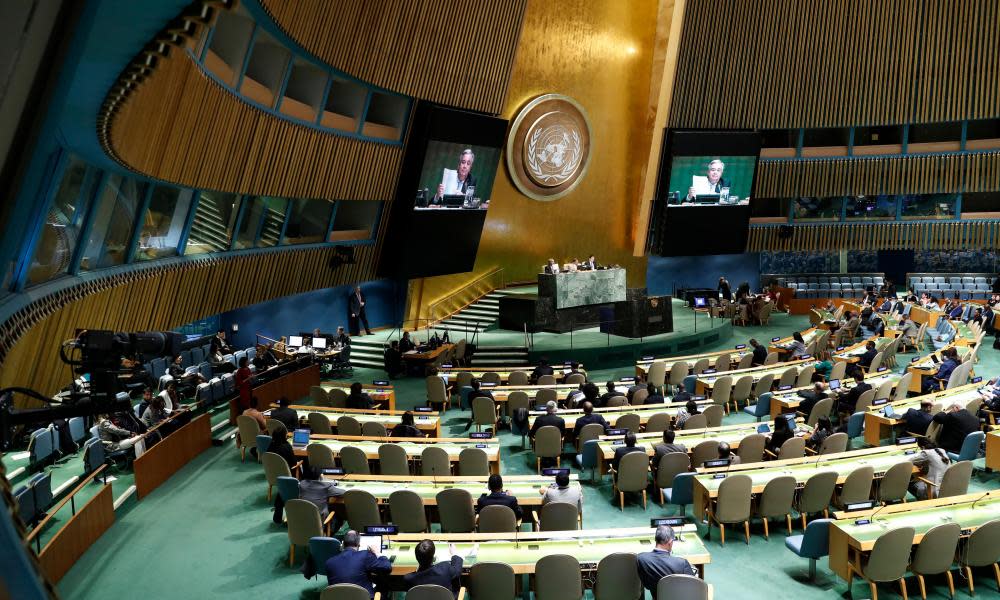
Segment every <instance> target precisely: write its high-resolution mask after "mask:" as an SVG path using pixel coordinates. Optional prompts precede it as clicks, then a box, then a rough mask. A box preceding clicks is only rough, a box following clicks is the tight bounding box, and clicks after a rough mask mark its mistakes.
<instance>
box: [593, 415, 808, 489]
mask: <svg viewBox="0 0 1000 600" xmlns="http://www.w3.org/2000/svg"><path fill="white" fill-rule="evenodd" d="M797 423H798V428H799V429H801V430H802V435H801V436H800V437H804V438H806V439H809V437H810V436H811V435H812V429H813V428H812V427H809V426H808V425H806V424H805V422H804V420H803V419H797ZM760 425H762V423H740V424H738V425H723V426H721V427H706V428H704V429H682V430H680V431H676V432H674V443H675V444H683V445H684V447H685V448H687V452H688V455H690V454H691V452H692V451H693V450H694V448H695V446H697V445H698V444H700V443H702V442H704V441H705V440H712V441H714V442H727V443H728V444H729V447H730V449H732V450H733V452H735V451H736V450H738V449H739V447H740V443H741V442H742V441H743V439H744V438H746V437H748V436H751V435H756V434H757V428H758V427H759V426H760ZM598 439H599V441H598V442H597V473H599V474H600V476H601V477H604V475H605V473H607V471H608V469H607V467H608V466H610V464H611V460H612V459H613V458H614V457H615V449H616V448H618V447H620V446H624V445H625V441H624V436H620V435H617V436H609V435H602V436H601V437H600V438H598ZM660 443H663V433H662V432H653V433H640V434H638V435H636V445H638V446H643V447H644V448H645V450H646V455H647V456H649V457H653V456H654V455H655V454H656V450H655V449H654V448H653V446H655V445H656V444H660ZM748 464H750V463H748ZM654 467H655V465H654Z"/></svg>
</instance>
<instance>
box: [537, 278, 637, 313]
mask: <svg viewBox="0 0 1000 600" xmlns="http://www.w3.org/2000/svg"><path fill="white" fill-rule="evenodd" d="M538 296H539V297H540V298H552V300H553V301H554V303H555V308H556V310H560V309H563V308H573V307H576V306H590V305H594V304H611V303H613V302H624V301H625V269H621V268H617V269H603V270H598V271H577V272H575V273H557V274H555V275H550V274H546V273H540V274H539V275H538Z"/></svg>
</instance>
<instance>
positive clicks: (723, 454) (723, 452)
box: [718, 442, 740, 465]
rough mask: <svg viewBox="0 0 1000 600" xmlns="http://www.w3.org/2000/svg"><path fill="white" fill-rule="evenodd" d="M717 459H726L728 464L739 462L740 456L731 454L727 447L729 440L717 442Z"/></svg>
mask: <svg viewBox="0 0 1000 600" xmlns="http://www.w3.org/2000/svg"><path fill="white" fill-rule="evenodd" d="M718 451H719V460H728V461H729V464H730V465H738V464H740V457H739V456H736V455H735V454H733V451H732V449H730V447H729V442H719V447H718Z"/></svg>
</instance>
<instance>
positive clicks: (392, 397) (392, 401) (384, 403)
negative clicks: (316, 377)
mask: <svg viewBox="0 0 1000 600" xmlns="http://www.w3.org/2000/svg"><path fill="white" fill-rule="evenodd" d="M320 387H322V388H323V389H324V390H326V391H327V393H329V392H330V390H341V391H342V392H344V393H345V394H348V395H350V393H351V384H350V383H324V384H323V385H322V386H320ZM361 391H362V392H364V393H365V394H368V395H369V396H370V397H371V399H372V400H374V401H375V402H378V404H379V407H380V408H382V409H384V410H396V390H395V389H393V387H392V386H391V385H370V384H367V383H366V384H363V385H362V386H361Z"/></svg>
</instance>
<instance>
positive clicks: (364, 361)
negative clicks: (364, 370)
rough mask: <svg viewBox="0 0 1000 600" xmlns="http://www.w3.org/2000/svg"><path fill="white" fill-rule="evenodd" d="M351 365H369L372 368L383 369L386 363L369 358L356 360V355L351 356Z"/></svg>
mask: <svg viewBox="0 0 1000 600" xmlns="http://www.w3.org/2000/svg"><path fill="white" fill-rule="evenodd" d="M351 366H352V367H368V368H370V369H381V368H382V367H384V366H385V364H384V363H383V362H382V361H381V360H368V359H362V360H354V357H353V356H352V357H351Z"/></svg>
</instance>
